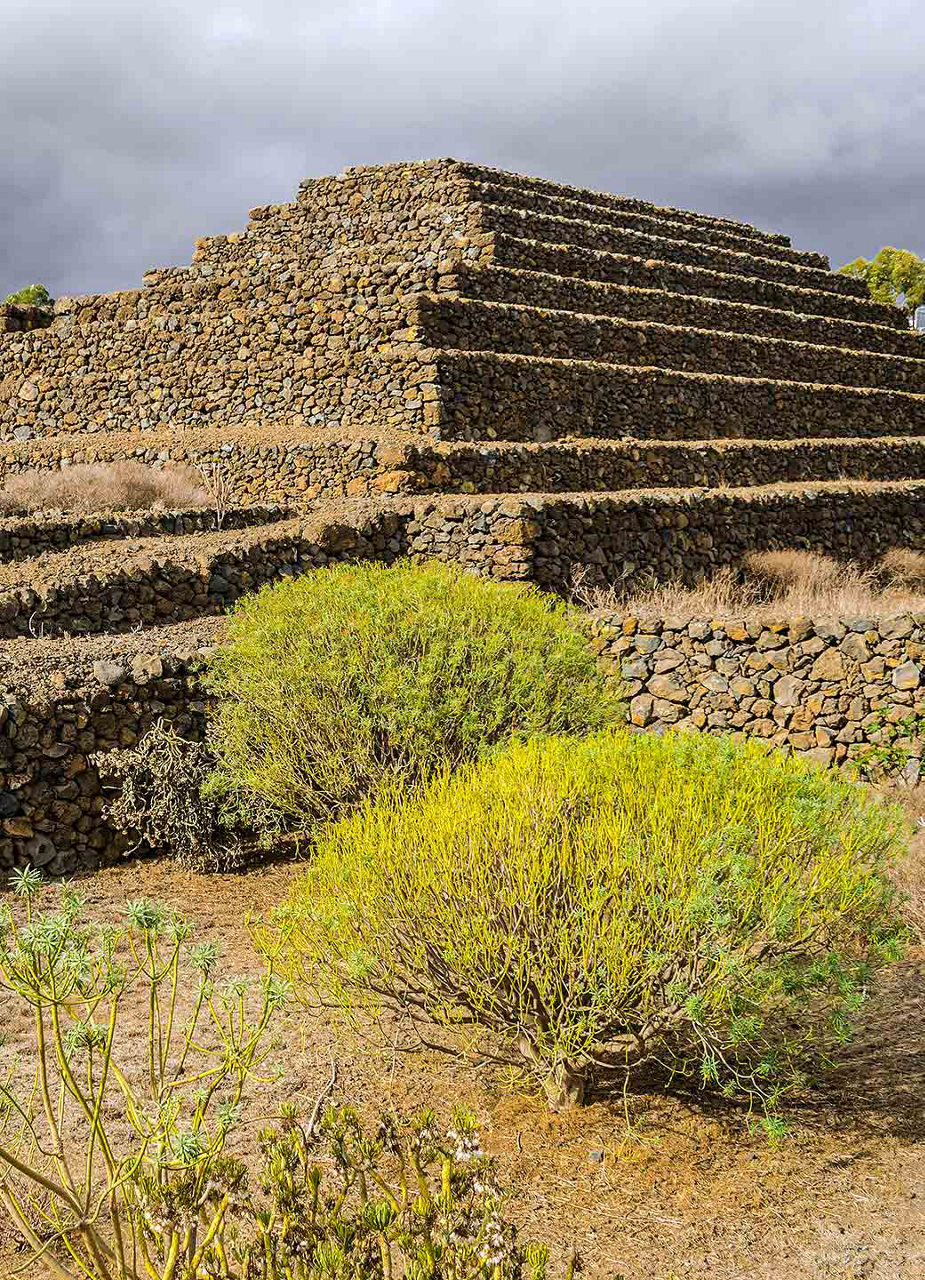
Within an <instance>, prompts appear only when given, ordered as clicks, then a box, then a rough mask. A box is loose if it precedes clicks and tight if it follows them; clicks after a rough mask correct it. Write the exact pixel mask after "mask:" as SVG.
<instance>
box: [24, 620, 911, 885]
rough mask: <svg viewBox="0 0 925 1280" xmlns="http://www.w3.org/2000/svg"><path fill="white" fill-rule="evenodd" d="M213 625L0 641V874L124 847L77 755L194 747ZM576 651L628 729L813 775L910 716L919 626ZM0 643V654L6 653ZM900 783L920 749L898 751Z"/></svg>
mask: <svg viewBox="0 0 925 1280" xmlns="http://www.w3.org/2000/svg"><path fill="white" fill-rule="evenodd" d="M222 627H223V623H222V620H221V618H212V619H200V620H198V621H196V622H194V623H187V624H183V625H179V626H171V627H166V628H160V629H154V630H150V631H147V632H145V633H143V634H141V635H126V636H122V637H113V636H105V635H104V636H95V637H91V638H89V639H87V640H85V641H82V642H81V644H80V646H79V647H78V646H77V645H75V644H74V642H72V641H67V640H60V639H59V640H41V641H36V642H35V646H34V652H33V656H32V660H31V661H30V662H29V664H28V665H25V666H24V665H23V663H22V660H21V657H20V656H11V653H10V650H9V648H8V642H2V641H0V867H12V866H22V865H24V864H25V863H27V862H31V863H33V864H34V865H37V866H41V867H43V868H44V869H45V870H46V871H47V872H48V873H49V874H67V873H70V872H73V871H75V870H78V869H86V868H88V867H93V866H97V865H99V864H100V862H102V861H109V860H112V859H115V858H118V857H120V856H123V855H124V854H126V852H128V851H129V841H128V840H127V839H126V838H125V836H124V835H122V834H119V833H117V832H115V831H114V830H113V829H112V828H110V827H109V826H108V825H107V823H106V821H105V818H104V817H103V807H104V801H105V798H106V797H105V794H104V790H103V784H102V783H101V780H100V777H99V774H98V772H97V769H96V767H95V765H94V764H93V761H92V759H91V757H92V756H93V755H94V754H95V753H97V752H101V753H103V752H108V751H112V750H117V749H120V748H126V747H132V746H135V745H136V744H137V743H138V741H139V740H140V739H141V737H142V736H143V735H144V734H145V733H146V732H147V730H148V729H150V728H151V726H152V725H153V724H154V722H155V721H156V720H158V719H161V718H163V719H166V720H167V721H168V722H170V723H172V724H173V725H175V727H176V728H177V729H178V730H179V731H180V732H182V733H183V734H184V735H185V736H188V737H191V738H194V739H196V740H200V739H201V738H202V737H203V735H204V732H205V726H206V721H207V713H208V706H207V700H206V695H205V693H204V691H203V688H202V684H201V678H200V677H201V672H202V669H203V667H204V664H205V662H206V660H207V658H208V654H209V653H210V652H211V649H212V646H213V645H214V644H215V643H216V642H218V641H219V640H220V638H221V634H222ZM591 644H592V647H593V648H594V650H595V652H596V653H597V654H598V655H599V660H600V662H601V663H602V665H603V667H604V669H605V670H606V671H607V672H609V673H611V674H614V673H616V674H619V675H620V676H621V678H622V681H623V684H624V688H625V690H626V696H627V709H628V720H629V722H630V723H631V724H632V725H633V726H637V727H639V728H642V729H647V730H651V731H661V730H664V729H668V728H672V729H677V730H682V731H683V730H699V731H702V732H707V733H741V734H745V735H749V736H755V737H759V738H762V739H764V740H766V741H768V742H769V743H771V744H773V745H775V746H778V747H782V748H786V749H789V750H794V751H800V752H807V753H809V755H810V756H811V758H813V759H815V760H817V761H818V762H819V763H820V764H841V763H843V762H846V761H850V760H851V759H852V758H853V757H854V756H856V755H857V753H858V752H859V751H860V750H861V749H862V748H863V747H864V746H866V745H870V744H873V743H876V741H877V740H878V736H879V732H880V730H879V720H880V719H881V718H882V719H885V720H888V721H889V720H892V721H897V720H902V719H904V718H905V717H907V716H909V715H923V714H925V615H917V614H916V615H913V614H907V615H903V616H901V617H897V618H892V619H889V620H883V619H880V620H878V619H875V618H789V619H779V620H772V621H754V620H749V619H742V620H717V619H710V618H686V617H685V618H645V617H638V616H636V615H633V614H629V613H626V612H619V613H612V614H607V615H599V616H596V617H595V618H593V619H592V624H591ZM5 646H6V647H5ZM908 748H909V755H910V759H909V763H908V765H907V767H906V776H907V778H909V779H910V780H915V779H916V778H917V776H918V768H919V755H918V748H919V744H918V742H917V741H915V740H911V741H910V742H909V743H908Z"/></svg>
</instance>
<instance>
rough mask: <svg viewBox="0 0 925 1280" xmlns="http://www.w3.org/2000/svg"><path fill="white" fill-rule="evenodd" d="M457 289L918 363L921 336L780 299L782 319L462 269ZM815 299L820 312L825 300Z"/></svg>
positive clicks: (748, 309) (663, 295) (924, 351)
mask: <svg viewBox="0 0 925 1280" xmlns="http://www.w3.org/2000/svg"><path fill="white" fill-rule="evenodd" d="M456 283H457V287H458V290H459V292H460V293H461V294H462V296H463V297H465V298H469V299H471V300H473V301H480V302H498V303H509V304H519V305H523V306H530V307H542V308H545V309H547V310H556V311H571V312H575V313H576V314H578V315H597V316H618V317H620V318H621V319H624V320H651V321H655V322H659V323H662V324H671V325H683V326H685V327H686V328H691V329H708V330H711V331H713V332H722V333H741V334H755V335H757V336H759V337H766V338H787V339H789V340H791V341H794V342H808V343H813V344H815V345H819V344H824V345H825V346H830V347H845V348H849V349H851V350H853V351H879V352H883V353H885V354H888V355H896V356H912V357H913V358H914V359H925V336H923V335H921V334H917V333H915V332H913V331H912V330H911V329H908V328H896V327H892V326H890V325H889V324H886V323H885V322H884V320H883V318H882V317H880V316H879V315H878V318H877V321H876V323H865V322H863V321H861V320H853V319H841V318H838V317H830V316H825V315H812V314H809V313H808V311H805V312H804V311H799V310H797V309H796V308H795V307H793V304H794V302H795V301H797V300H798V299H794V298H787V299H784V301H786V302H788V303H789V304H790V305H791V307H793V309H792V310H785V311H781V310H775V308H774V307H773V306H771V305H765V306H760V305H756V303H755V302H753V301H742V302H736V301H726V300H725V299H723V298H722V297H704V296H699V295H696V294H690V293H684V292H674V291H669V288H668V287H667V286H668V284H669V283H670V282H665V283H666V287H664V288H659V287H657V286H656V285H653V287H651V288H640V287H639V286H637V285H631V284H607V283H605V282H604V281H600V280H581V279H576V278H573V277H567V276H554V275H547V274H545V273H544V272H541V271H521V270H517V269H515V268H512V267H487V268H483V269H482V270H479V271H471V270H468V269H465V268H464V269H463V270H462V271H461V272H460V273H459V274H458V275H457V277H456ZM671 283H673V282H671ZM695 283H696V282H695ZM701 283H702V284H703V285H706V283H707V282H706V281H703V282H701ZM801 292H805V293H806V294H807V298H813V297H814V295H813V294H811V293H809V291H801ZM815 296H816V297H818V298H819V299H820V302H821V304H822V305H824V300H825V299H826V297H827V296H828V295H826V294H823V293H819V294H817V295H815Z"/></svg>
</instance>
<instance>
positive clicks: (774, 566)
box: [573, 550, 925, 621]
mask: <svg viewBox="0 0 925 1280" xmlns="http://www.w3.org/2000/svg"><path fill="white" fill-rule="evenodd" d="M573 598H574V600H575V602H576V603H577V604H579V605H581V606H582V607H583V608H586V609H588V610H590V611H591V612H592V613H607V612H620V611H626V610H632V612H634V613H639V614H643V615H647V616H648V615H652V616H657V617H698V618H703V617H706V618H754V619H755V620H756V621H760V620H761V619H767V618H774V619H777V618H781V617H798V616H805V617H865V616H870V617H876V618H892V617H896V616H897V615H898V614H901V613H920V612H925V555H918V554H916V553H915V552H911V551H900V550H897V551H893V552H890V553H888V555H887V556H884V558H883V561H882V562H881V564H880V565H878V566H876V567H874V568H872V569H861V568H859V567H858V566H857V565H853V564H842V563H840V562H839V561H837V560H832V559H830V558H829V557H828V556H822V555H817V554H816V553H815V552H811V551H795V550H794V551H758V552H752V553H751V554H750V555H748V556H746V557H745V560H744V562H743V565H742V568H741V569H740V570H736V569H728V568H727V569H720V570H719V571H718V572H717V573H716V574H714V576H713V577H712V578H709V579H705V580H704V581H702V582H700V583H698V584H697V586H695V587H686V586H684V585H682V584H680V583H666V584H663V585H653V586H651V587H649V588H645V589H642V590H639V589H636V590H632V589H628V588H626V587H622V588H621V587H620V586H614V587H606V588H603V587H592V588H590V589H588V588H585V587H584V586H583V585H579V586H578V587H577V588H576V590H575V591H574V593H573Z"/></svg>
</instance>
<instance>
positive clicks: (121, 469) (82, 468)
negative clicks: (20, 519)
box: [0, 462, 211, 515]
mask: <svg viewBox="0 0 925 1280" xmlns="http://www.w3.org/2000/svg"><path fill="white" fill-rule="evenodd" d="M210 505H211V498H210V496H209V493H208V492H207V490H206V489H205V488H204V487H203V485H202V482H201V480H200V479H199V477H198V476H197V475H196V474H195V472H193V471H191V470H190V469H189V468H188V467H182V466H167V467H158V468H155V467H151V466H146V465H145V464H144V463H141V462H110V463H87V464H80V465H75V466H70V467H63V468H62V469H61V470H60V471H25V472H23V473H22V474H21V475H13V476H8V477H7V480H6V483H5V485H4V486H3V489H2V490H0V515H30V514H33V513H35V512H41V511H67V512H73V513H87V512H91V511H148V510H160V511H172V510H183V509H186V508H189V507H207V506H210Z"/></svg>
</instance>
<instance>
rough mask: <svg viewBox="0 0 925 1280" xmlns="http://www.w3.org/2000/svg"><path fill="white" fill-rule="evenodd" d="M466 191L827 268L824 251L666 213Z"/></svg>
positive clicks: (494, 187) (491, 189) (517, 192)
mask: <svg viewBox="0 0 925 1280" xmlns="http://www.w3.org/2000/svg"><path fill="white" fill-rule="evenodd" d="M470 190H471V192H472V195H473V198H474V199H476V200H478V201H480V202H482V203H484V204H491V205H502V206H504V207H505V208H508V209H517V210H521V211H525V212H532V213H542V214H549V215H550V216H552V217H560V218H570V219H577V220H579V221H581V222H587V223H592V224H594V225H595V226H601V227H605V228H611V227H615V228H617V229H628V230H631V231H639V232H642V233H643V234H646V235H652V236H660V237H667V238H668V239H671V240H685V241H687V242H688V243H691V244H699V245H710V246H714V247H716V248H720V249H731V250H733V251H734V252H738V253H748V254H754V253H759V252H760V254H761V256H762V257H763V258H771V259H774V260H776V261H779V262H792V263H796V264H797V265H798V266H802V267H814V268H816V269H817V270H821V271H829V270H830V269H831V264H830V262H829V259H828V258H827V257H826V256H825V254H822V253H814V252H812V251H808V250H801V249H791V248H790V247H789V246H787V245H782V244H776V243H774V242H773V241H770V240H762V241H757V240H756V239H755V238H754V236H749V235H743V234H739V233H737V232H735V231H732V230H728V229H726V228H722V229H719V228H717V227H710V226H707V227H704V226H695V225H694V224H692V223H690V222H679V221H675V220H674V219H672V218H670V217H667V216H658V215H656V214H652V213H641V212H638V211H636V210H625V209H609V208H607V207H606V206H603V205H596V204H587V203H584V202H582V201H580V200H572V199H569V198H568V197H566V196H551V195H543V194H541V193H539V192H536V191H530V190H529V189H528V188H524V187H520V188H518V187H508V186H502V185H498V184H495V183H489V182H473V183H472V184H471V185H470ZM759 245H760V248H759Z"/></svg>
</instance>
